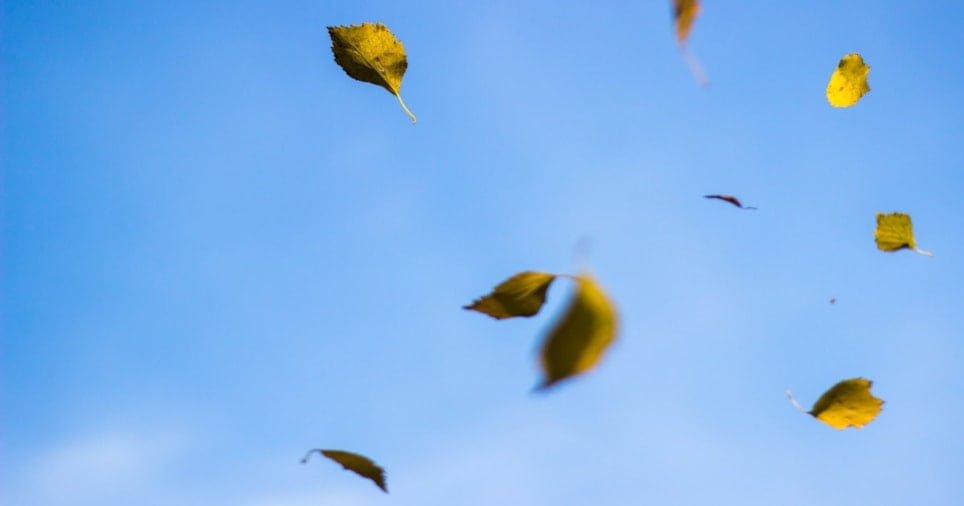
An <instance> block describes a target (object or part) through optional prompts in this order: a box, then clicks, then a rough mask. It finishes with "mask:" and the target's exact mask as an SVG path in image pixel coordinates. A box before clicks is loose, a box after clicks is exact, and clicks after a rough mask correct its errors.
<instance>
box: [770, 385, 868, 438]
mask: <svg viewBox="0 0 964 506" xmlns="http://www.w3.org/2000/svg"><path fill="white" fill-rule="evenodd" d="M871 385H873V382H872V381H870V380H867V379H864V378H853V379H848V380H843V381H841V382H840V383H837V384H836V385H834V386H833V387H831V388H830V390H827V392H826V393H824V394H823V395H821V396H820V399H817V402H816V403H815V404H814V405H813V409H811V410H810V411H805V413H807V414H809V415H811V416H813V417H814V418H816V419H817V420H820V421H821V422H823V423H825V424H827V425H829V426H831V427H833V428H835V429H838V430H843V429H846V428H847V427H856V428H858V429H860V428H862V427H863V426H864V425H867V424H868V423H870V422H872V421H874V418H876V417H877V415H878V414H879V413H880V410H881V409H882V408H881V406H882V405H883V404H884V401H883V400H882V399H878V398H876V397H874V396H873V394H871V393H870V387H871ZM787 396H788V397H790V401H791V402H793V404H794V405H795V406H796V407H797V409H799V410H800V411H803V408H802V407H800V404H799V403H797V401H796V400H795V399H794V398H793V394H791V393H790V391H789V390H787Z"/></svg>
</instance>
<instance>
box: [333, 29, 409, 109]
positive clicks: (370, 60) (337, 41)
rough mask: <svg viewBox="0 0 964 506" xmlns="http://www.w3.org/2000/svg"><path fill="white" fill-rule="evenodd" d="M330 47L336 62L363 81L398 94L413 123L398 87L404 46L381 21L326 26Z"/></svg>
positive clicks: (404, 62) (404, 64) (405, 62)
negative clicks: (329, 37)
mask: <svg viewBox="0 0 964 506" xmlns="http://www.w3.org/2000/svg"><path fill="white" fill-rule="evenodd" d="M328 35H330V36H331V51H332V52H333V53H335V62H336V63H338V65H340V66H341V68H342V69H343V70H344V71H345V73H346V74H348V75H349V76H351V77H353V78H355V79H357V80H359V81H364V82H366V83H372V84H377V85H379V86H381V87H382V88H385V89H386V90H388V91H389V92H390V93H391V94H392V95H395V97H396V98H398V103H399V104H402V109H404V110H405V114H408V117H410V118H412V123H415V115H414V114H412V111H409V110H408V107H407V106H406V105H405V102H404V101H402V96H401V95H400V94H399V91H400V90H401V88H402V77H403V76H404V75H405V70H407V69H408V59H407V58H406V57H405V47H404V46H402V43H401V42H400V41H399V40H398V39H396V38H395V36H394V35H392V32H390V31H389V30H388V28H387V27H386V26H385V25H383V24H381V23H362V24H360V25H353V26H329V27H328Z"/></svg>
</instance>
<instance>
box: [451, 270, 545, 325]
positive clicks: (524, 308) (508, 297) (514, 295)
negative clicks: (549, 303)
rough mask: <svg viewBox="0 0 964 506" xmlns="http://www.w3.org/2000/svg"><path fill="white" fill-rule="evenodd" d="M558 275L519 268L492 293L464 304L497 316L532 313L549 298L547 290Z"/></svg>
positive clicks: (505, 316)
mask: <svg viewBox="0 0 964 506" xmlns="http://www.w3.org/2000/svg"><path fill="white" fill-rule="evenodd" d="M555 279H556V275H555V274H546V273H544V272H532V271H526V272H520V273H519V274H516V275H515V276H512V277H511V278H509V279H507V280H505V281H503V282H502V283H499V286H496V287H495V288H494V289H492V293H490V294H488V295H485V296H483V297H480V298H478V299H476V300H475V302H473V303H471V304H469V305H467V306H462V309H470V310H473V311H478V312H480V313H484V314H487V315H489V316H491V317H492V318H495V319H496V320H501V319H503V318H512V317H514V316H533V315H535V314H537V313H538V312H539V310H540V309H542V305H543V304H544V303H545V302H546V291H548V290H549V285H551V284H552V281H553V280H555Z"/></svg>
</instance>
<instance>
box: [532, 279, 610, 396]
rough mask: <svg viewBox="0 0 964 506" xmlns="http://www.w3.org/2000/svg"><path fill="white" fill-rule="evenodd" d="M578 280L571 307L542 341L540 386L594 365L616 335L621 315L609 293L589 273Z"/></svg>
mask: <svg viewBox="0 0 964 506" xmlns="http://www.w3.org/2000/svg"><path fill="white" fill-rule="evenodd" d="M575 280H576V283H577V286H576V292H575V293H574V294H573V296H572V299H571V301H570V303H569V307H568V308H567V309H566V311H565V313H564V314H563V315H562V316H561V317H560V318H559V320H558V321H557V322H556V324H555V326H554V327H553V328H552V330H551V331H550V332H549V333H548V334H547V335H546V337H545V339H544V342H543V345H542V369H543V372H544V373H545V378H544V380H543V382H542V384H541V385H540V386H539V388H540V389H544V388H548V387H550V386H552V385H554V384H556V383H558V382H559V381H562V380H564V379H566V378H569V377H571V376H575V375H577V374H582V373H584V372H586V371H588V370H589V369H592V368H593V367H594V366H595V365H596V364H597V363H598V362H599V359H600V358H601V357H602V355H603V353H604V352H605V351H606V349H607V348H609V345H611V344H612V343H613V341H615V339H616V332H617V319H618V317H617V315H616V309H615V307H614V306H613V303H612V302H611V301H610V300H609V297H608V296H607V295H606V294H605V293H604V292H603V291H602V288H600V287H599V285H598V284H597V283H596V281H595V280H594V279H592V277H590V276H589V275H586V274H584V275H581V276H577V277H576V278H575Z"/></svg>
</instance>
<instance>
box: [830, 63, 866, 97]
mask: <svg viewBox="0 0 964 506" xmlns="http://www.w3.org/2000/svg"><path fill="white" fill-rule="evenodd" d="M868 74H870V67H869V66H867V64H866V63H864V59H863V58H861V56H860V55H859V54H857V53H851V54H848V55H847V56H844V57H843V58H841V59H840V63H838V64H837V69H836V70H834V71H833V74H832V75H831V76H830V82H829V83H827V101H828V102H830V105H832V106H834V107H850V106H852V105H854V104H856V103H857V101H858V100H860V97H862V96H864V94H866V93H867V92H868V91H870V85H868V84H867V75H868Z"/></svg>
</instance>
